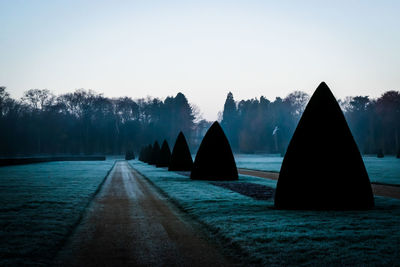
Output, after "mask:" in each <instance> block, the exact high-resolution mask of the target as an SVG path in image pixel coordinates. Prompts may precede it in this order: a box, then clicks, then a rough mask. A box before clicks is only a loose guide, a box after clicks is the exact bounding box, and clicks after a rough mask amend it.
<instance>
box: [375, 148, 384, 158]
mask: <svg viewBox="0 0 400 267" xmlns="http://www.w3.org/2000/svg"><path fill="white" fill-rule="evenodd" d="M376 157H377V158H383V157H385V155H384V154H383V150H382V149H378V152H377V153H376Z"/></svg>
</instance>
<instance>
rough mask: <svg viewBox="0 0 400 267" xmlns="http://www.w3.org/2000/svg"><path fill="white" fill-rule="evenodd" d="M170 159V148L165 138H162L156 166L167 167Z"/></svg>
mask: <svg viewBox="0 0 400 267" xmlns="http://www.w3.org/2000/svg"><path fill="white" fill-rule="evenodd" d="M170 160H171V150H170V149H169V145H168V142H167V140H164V142H163V143H162V145H161V151H160V158H159V160H158V162H157V164H156V166H157V167H168V165H169V162H170Z"/></svg>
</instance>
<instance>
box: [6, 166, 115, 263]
mask: <svg viewBox="0 0 400 267" xmlns="http://www.w3.org/2000/svg"><path fill="white" fill-rule="evenodd" d="M113 164H114V160H107V161H68V162H48V163H38V164H29V165H19V166H8V167H1V168H0V207H1V208H0V211H1V212H0V240H1V242H0V266H19V265H48V264H49V263H50V261H51V260H52V258H53V257H54V255H55V253H57V251H58V249H59V248H60V246H61V245H62V244H63V241H64V240H65V239H66V238H67V236H68V235H69V234H70V232H71V231H72V229H73V228H74V226H75V225H76V224H77V223H78V222H79V219H80V217H81V215H82V214H83V212H84V210H85V208H86V206H87V205H88V203H89V201H90V200H91V198H92V197H93V195H94V194H95V192H96V190H97V189H98V188H99V185H100V184H101V182H102V181H103V180H104V178H105V177H106V175H107V172H108V171H109V170H110V169H111V167H112V166H113Z"/></svg>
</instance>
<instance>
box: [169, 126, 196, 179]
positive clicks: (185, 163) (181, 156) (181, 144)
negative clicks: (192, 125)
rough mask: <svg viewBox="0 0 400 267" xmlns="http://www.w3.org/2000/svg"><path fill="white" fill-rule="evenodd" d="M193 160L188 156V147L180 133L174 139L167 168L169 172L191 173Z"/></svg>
mask: <svg viewBox="0 0 400 267" xmlns="http://www.w3.org/2000/svg"><path fill="white" fill-rule="evenodd" d="M192 167H193V159H192V155H191V154H190V150H189V146H188V144H187V142H186V138H185V136H184V135H183V133H182V132H180V133H179V135H178V137H177V138H176V141H175V145H174V148H173V149H172V155H171V161H170V163H169V166H168V170H169V171H191V170H192Z"/></svg>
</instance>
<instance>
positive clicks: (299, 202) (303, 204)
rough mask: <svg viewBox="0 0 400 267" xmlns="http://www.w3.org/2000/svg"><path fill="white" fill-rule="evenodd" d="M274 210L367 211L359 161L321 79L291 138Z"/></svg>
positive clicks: (369, 197) (370, 200)
mask: <svg viewBox="0 0 400 267" xmlns="http://www.w3.org/2000/svg"><path fill="white" fill-rule="evenodd" d="M275 206H276V207H277V208H279V209H326V210H329V209H340V210H347V209H368V208H372V207H373V206H374V197H373V194H372V189H371V184H370V181H369V178H368V174H367V171H366V169H365V166H364V162H363V160H362V158H361V154H360V152H359V150H358V148H357V145H356V143H355V141H354V139H353V136H352V134H351V132H350V129H349V128H348V126H347V123H346V120H345V118H344V116H343V113H342V111H341V109H340V106H339V105H338V103H337V101H336V99H335V97H334V96H333V94H332V92H331V91H330V89H329V88H328V86H327V85H326V84H325V83H324V82H322V83H321V84H320V85H319V86H318V88H317V89H316V90H315V92H314V94H313V96H312V97H311V99H310V102H309V103H308V105H307V107H306V109H305V111H304V113H303V116H302V117H301V119H300V122H299V124H298V125H297V128H296V131H295V133H294V134H293V137H292V139H291V141H290V144H289V147H288V149H287V152H286V155H285V158H284V159H283V163H282V167H281V170H280V174H279V180H278V183H277V187H276V193H275Z"/></svg>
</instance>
